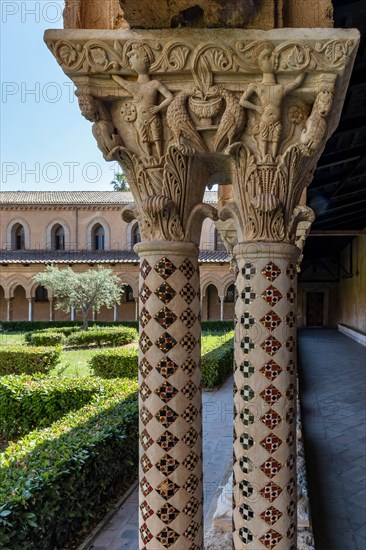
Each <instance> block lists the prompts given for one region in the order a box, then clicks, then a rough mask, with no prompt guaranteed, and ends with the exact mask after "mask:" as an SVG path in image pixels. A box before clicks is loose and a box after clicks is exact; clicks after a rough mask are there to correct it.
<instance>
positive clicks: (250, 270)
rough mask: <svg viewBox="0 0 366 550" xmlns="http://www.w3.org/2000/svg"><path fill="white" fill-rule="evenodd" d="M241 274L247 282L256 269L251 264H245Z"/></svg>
mask: <svg viewBox="0 0 366 550" xmlns="http://www.w3.org/2000/svg"><path fill="white" fill-rule="evenodd" d="M242 274H243V276H244V279H246V280H247V281H249V280H250V279H251V278H252V276H253V275H255V274H256V269H255V267H254V266H253V265H252V264H250V263H246V264H245V266H244V267H243V268H242Z"/></svg>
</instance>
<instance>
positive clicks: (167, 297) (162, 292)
mask: <svg viewBox="0 0 366 550" xmlns="http://www.w3.org/2000/svg"><path fill="white" fill-rule="evenodd" d="M150 294H151V292H150ZM155 294H156V296H157V297H158V298H159V299H160V300H161V301H162V302H164V304H169V302H171V301H172V300H173V298H174V296H175V295H176V294H177V293H176V291H175V290H174V289H173V288H172V287H171V286H170V284H169V283H167V282H166V281H165V282H164V283H162V284H161V285H160V286H158V288H157V289H156V290H155Z"/></svg>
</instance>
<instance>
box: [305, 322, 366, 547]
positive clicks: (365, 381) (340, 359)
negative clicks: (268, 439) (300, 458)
mask: <svg viewBox="0 0 366 550" xmlns="http://www.w3.org/2000/svg"><path fill="white" fill-rule="evenodd" d="M299 357H300V361H299V372H300V393H301V404H302V421H303V429H304V440H305V453H306V464H307V471H308V484H309V494H310V506H311V514H312V521H313V529H314V536H315V548H316V550H364V549H365V548H366V348H365V347H363V346H361V345H360V344H358V343H357V342H355V341H354V340H351V339H350V338H348V337H347V336H345V335H343V334H340V333H339V332H338V331H337V330H328V329H304V330H301V331H299Z"/></svg>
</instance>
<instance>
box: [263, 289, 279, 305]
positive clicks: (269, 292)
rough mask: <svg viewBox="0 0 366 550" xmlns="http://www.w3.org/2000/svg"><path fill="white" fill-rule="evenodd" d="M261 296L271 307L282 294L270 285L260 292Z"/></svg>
mask: <svg viewBox="0 0 366 550" xmlns="http://www.w3.org/2000/svg"><path fill="white" fill-rule="evenodd" d="M262 298H263V300H265V301H266V302H268V303H269V305H270V306H271V307H273V306H275V305H276V304H277V303H278V302H279V301H280V300H281V298H282V294H281V292H280V291H279V290H278V289H277V288H276V287H274V286H273V285H270V286H269V287H268V288H266V290H265V291H264V292H262Z"/></svg>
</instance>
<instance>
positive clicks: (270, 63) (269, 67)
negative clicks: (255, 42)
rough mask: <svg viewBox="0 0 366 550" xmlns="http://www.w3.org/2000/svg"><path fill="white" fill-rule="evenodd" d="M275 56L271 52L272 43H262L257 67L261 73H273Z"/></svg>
mask: <svg viewBox="0 0 366 550" xmlns="http://www.w3.org/2000/svg"><path fill="white" fill-rule="evenodd" d="M276 65H277V63H276V57H275V55H274V53H273V46H272V44H270V43H269V42H268V43H265V44H263V46H262V48H261V50H260V52H259V55H258V67H259V68H260V69H261V71H262V72H263V73H267V74H268V73H273V72H274V71H275V70H276Z"/></svg>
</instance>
